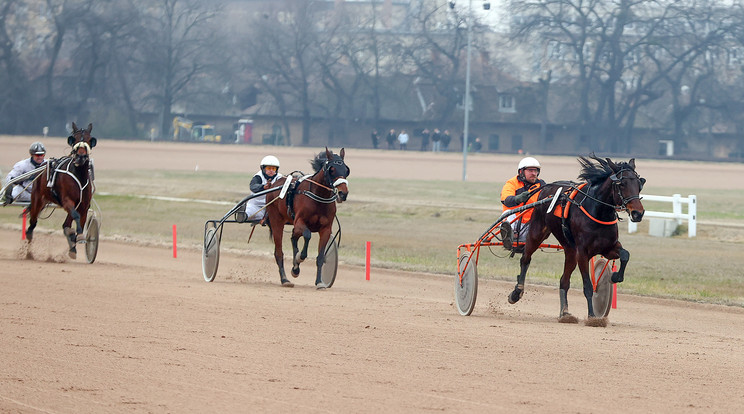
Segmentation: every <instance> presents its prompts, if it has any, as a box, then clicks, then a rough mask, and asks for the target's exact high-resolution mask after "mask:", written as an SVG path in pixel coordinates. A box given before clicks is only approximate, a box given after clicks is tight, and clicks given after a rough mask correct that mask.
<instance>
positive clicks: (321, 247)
mask: <svg viewBox="0 0 744 414" xmlns="http://www.w3.org/2000/svg"><path fill="white" fill-rule="evenodd" d="M330 238H331V230H330V227H329V228H328V230H321V231H320V232H318V239H320V240H318V258H317V259H315V265H316V266H317V269H318V271H317V274H316V275H315V287H316V288H318V289H319V290H321V289H326V288H327V287H328V286H326V285H325V284H324V283H323V280H322V277H321V274H322V273H323V272H322V271H323V264H324V263H325V249H326V244H328V239H330Z"/></svg>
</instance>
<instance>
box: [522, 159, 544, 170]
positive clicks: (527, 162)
mask: <svg viewBox="0 0 744 414" xmlns="http://www.w3.org/2000/svg"><path fill="white" fill-rule="evenodd" d="M523 168H537V169H538V170H539V169H540V162H539V161H537V160H536V159H534V158H532V157H524V158H522V161H519V166H518V167H517V170H518V171H522V169H523Z"/></svg>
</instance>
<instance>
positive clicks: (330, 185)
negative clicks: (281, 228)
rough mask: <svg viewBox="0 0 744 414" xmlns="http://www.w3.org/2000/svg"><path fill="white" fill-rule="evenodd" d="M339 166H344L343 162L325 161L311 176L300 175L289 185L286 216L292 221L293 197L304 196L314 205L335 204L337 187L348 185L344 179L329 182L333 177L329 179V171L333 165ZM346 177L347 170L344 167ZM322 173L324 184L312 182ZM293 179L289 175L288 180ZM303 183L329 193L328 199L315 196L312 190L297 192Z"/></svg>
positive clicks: (293, 216) (336, 160) (337, 160)
mask: <svg viewBox="0 0 744 414" xmlns="http://www.w3.org/2000/svg"><path fill="white" fill-rule="evenodd" d="M334 164H335V165H339V166H345V164H344V162H343V160H340V159H335V160H330V161H328V160H327V161H325V162H324V163H323V167H322V168H321V169H320V170H319V171H318V172H316V173H315V174H313V175H309V174H308V175H302V176H301V177H300V178H298V179H297V181H295V182H293V183H291V184H290V187H289V191H288V192H287V214H288V215H289V216H290V217H291V218H292V220H294V218H295V215H294V214H295V213H294V196H295V195H304V196H306V197H308V198H309V199H311V200H313V201H315V202H316V203H321V204H331V203H335V202H336V200H337V199H338V197H339V195H338V186H339V185H341V184H347V185H348V183H349V181H348V180H346V179H345V178H341V177H339V178H337V179H336V180H335V181H333V182H331V180H332V179H333V177H331V174H330V169H331V167H332V166H333V165H334ZM346 170H347V175H348V170H349V168H348V167H346ZM321 171H322V172H323V177H324V184H321V183H319V182H318V181H316V180H314V178H315V176H316V175H318V174H319V173H320V172H321ZM299 173H300V174H304V173H302V172H299ZM293 178H294V177H293V176H292V175H290V177H289V179H293ZM304 181H309V182H311V183H313V184H315V185H317V186H318V187H321V188H323V189H325V190H328V191H330V192H331V196H330V197H321V196H319V195H318V194H315V193H314V192H313V191H312V190H297V189H296V188H297V187H298V186H299V185H300V184H301V183H302V182H304Z"/></svg>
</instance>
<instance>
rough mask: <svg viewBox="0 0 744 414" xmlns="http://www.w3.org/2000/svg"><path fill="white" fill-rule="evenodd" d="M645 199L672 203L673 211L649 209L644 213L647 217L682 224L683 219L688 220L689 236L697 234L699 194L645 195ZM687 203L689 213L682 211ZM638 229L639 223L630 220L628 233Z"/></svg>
mask: <svg viewBox="0 0 744 414" xmlns="http://www.w3.org/2000/svg"><path fill="white" fill-rule="evenodd" d="M643 201H661V202H666V203H672V212H671V213H669V212H663V211H649V210H646V213H645V214H644V215H643V217H644V218H646V217H656V218H665V219H672V220H676V221H677V224H682V220H687V237H695V236H696V235H697V196H695V195H689V196H687V197H682V196H681V195H679V194H674V195H672V196H671V197H669V196H656V195H643ZM683 204H687V213H686V214H685V213H682V205H683ZM636 231H638V224H636V223H633V222H631V221H628V233H635V232H636Z"/></svg>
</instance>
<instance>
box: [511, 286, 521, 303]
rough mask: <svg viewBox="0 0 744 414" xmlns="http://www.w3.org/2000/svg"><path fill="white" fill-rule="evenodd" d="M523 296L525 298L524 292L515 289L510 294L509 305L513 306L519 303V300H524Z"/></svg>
mask: <svg viewBox="0 0 744 414" xmlns="http://www.w3.org/2000/svg"><path fill="white" fill-rule="evenodd" d="M522 296H524V290H522V289H517V288H514V290H513V291H512V293H510V294H509V303H510V304H512V305H513V304H515V303H517V302H519V299H522Z"/></svg>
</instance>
